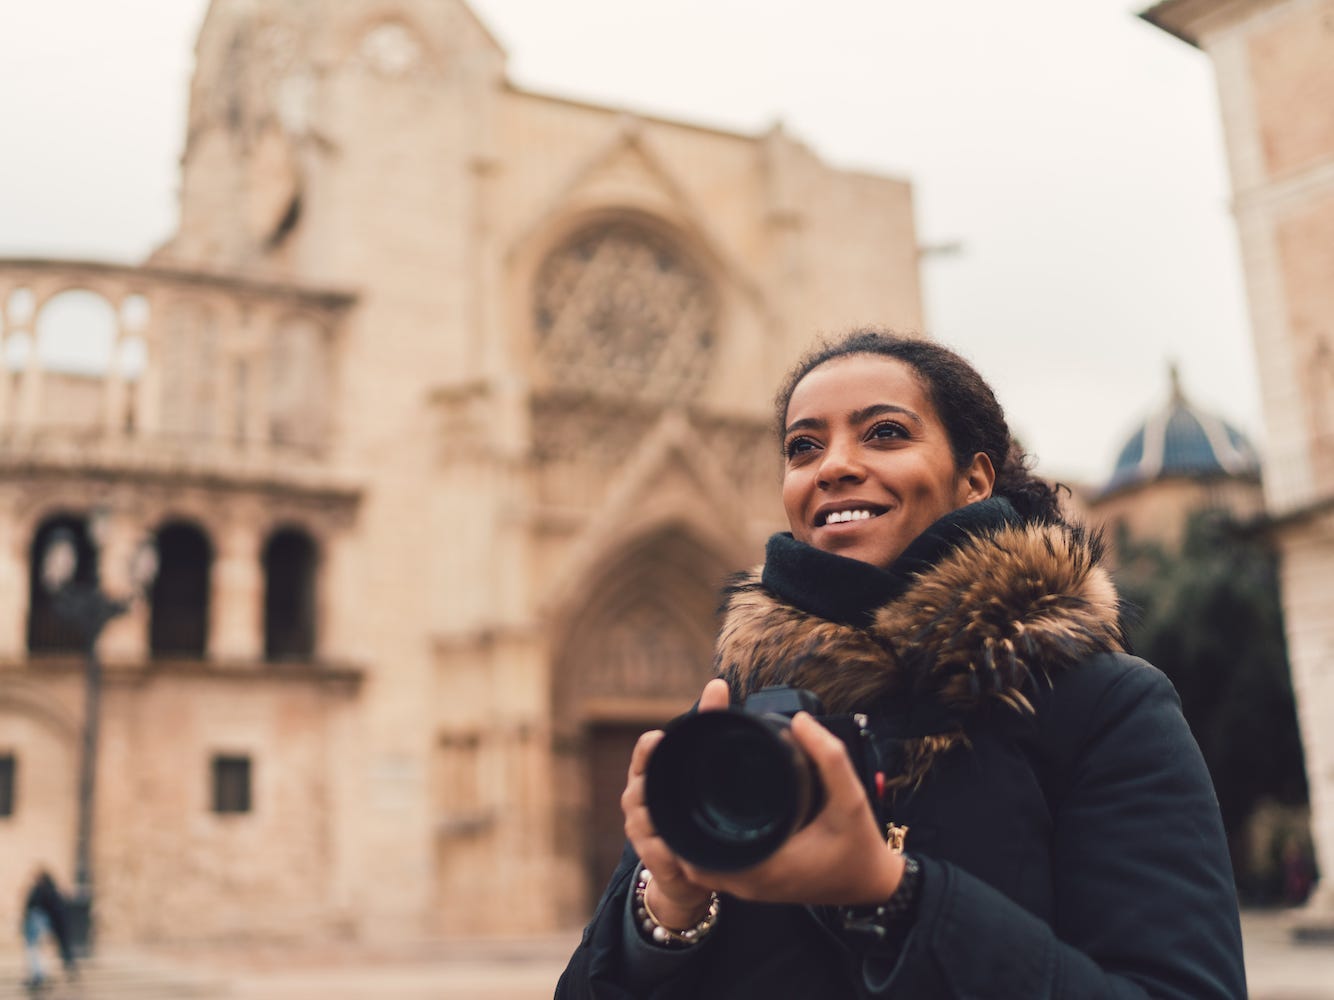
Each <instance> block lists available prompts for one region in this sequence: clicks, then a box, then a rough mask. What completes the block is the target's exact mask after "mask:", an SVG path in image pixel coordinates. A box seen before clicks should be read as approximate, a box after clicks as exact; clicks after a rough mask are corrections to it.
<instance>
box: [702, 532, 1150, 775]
mask: <svg viewBox="0 0 1334 1000" xmlns="http://www.w3.org/2000/svg"><path fill="white" fill-rule="evenodd" d="M1101 552H1102V546H1101V544H1100V542H1099V541H1098V539H1097V538H1095V537H1089V536H1088V535H1087V534H1085V532H1084V531H1083V530H1082V529H1080V528H1077V527H1069V526H1064V525H1060V526H1051V525H1024V526H1005V527H1001V528H999V529H998V530H996V531H994V532H991V533H988V534H985V535H979V536H976V537H973V538H971V539H968V540H967V541H965V542H964V543H963V544H961V545H960V546H958V547H957V548H955V549H954V550H953V551H951V552H949V553H948V554H947V555H945V556H944V557H943V558H941V559H940V560H939V561H938V562H937V563H936V564H935V566H933V567H932V568H931V569H929V570H927V571H926V572H924V573H922V574H920V575H919V576H917V577H916V578H915V579H914V580H913V581H912V583H911V584H910V585H909V587H908V589H907V590H906V591H905V592H904V594H903V595H902V596H901V597H899V598H898V599H897V600H895V601H892V602H890V603H889V604H886V605H884V606H883V607H881V608H879V609H878V610H877V611H876V612H875V615H874V620H873V623H872V625H871V626H870V627H869V628H857V627H854V626H850V625H843V624H839V623H836V622H831V621H828V620H826V619H824V618H819V617H816V616H814V615H811V614H808V613H807V612H805V611H802V610H800V609H798V608H796V607H794V606H792V605H790V604H785V603H783V602H781V601H779V600H778V599H777V598H776V597H774V596H773V594H771V593H770V592H769V591H768V590H766V589H765V588H764V587H763V586H762V584H761V583H760V572H759V571H758V570H756V571H752V572H751V573H748V574H744V575H743V576H741V577H739V578H738V580H737V581H736V582H735V583H734V584H733V585H732V586H731V587H730V588H729V589H728V591H727V593H726V595H725V599H724V605H723V612H724V620H723V628H722V631H721V633H720V634H719V637H718V647H717V655H716V659H715V665H716V667H717V669H718V672H719V674H720V675H721V676H723V677H725V678H726V679H727V680H728V682H729V684H730V685H731V688H732V692H733V697H734V698H740V697H743V696H744V695H746V694H749V693H750V692H752V691H755V690H758V689H759V688H761V687H766V686H768V685H771V684H790V685H793V686H795V687H802V688H807V689H809V690H811V691H813V692H814V693H815V694H817V695H819V697H820V699H821V701H823V702H824V705H825V708H826V710H827V711H829V712H831V713H843V712H849V711H853V710H859V709H866V708H868V707H870V706H871V704H872V703H873V702H875V701H876V700H877V699H879V698H881V697H883V696H886V695H895V694H897V695H911V696H912V700H913V701H914V702H920V701H921V700H923V699H924V700H926V701H927V702H929V703H930V704H931V706H932V707H933V708H936V709H940V710H944V713H947V714H948V716H949V717H950V718H952V719H953V720H954V721H953V723H952V724H950V725H946V726H943V727H941V728H943V729H944V730H945V731H943V732H938V733H934V734H930V735H924V736H921V737H919V738H917V739H915V740H912V741H910V746H909V747H908V757H909V760H910V765H909V769H908V773H907V774H905V775H903V777H902V779H901V780H900V781H898V782H895V784H899V785H901V784H903V783H914V784H915V783H916V782H918V781H920V780H921V778H922V776H924V775H925V773H926V771H927V769H928V768H929V767H930V764H931V761H932V759H933V758H934V757H935V756H936V754H937V753H940V752H943V751H944V750H947V749H949V748H950V747H951V746H953V745H955V744H956V743H958V742H960V741H961V740H963V738H964V737H963V732H962V726H963V724H964V722H965V721H966V718H967V717H968V716H970V715H972V714H974V713H976V712H979V711H983V710H985V709H986V708H987V707H988V706H990V705H1006V706H1010V707H1011V708H1014V709H1016V710H1019V711H1025V712H1031V711H1032V705H1031V703H1030V701H1029V699H1028V697H1027V695H1026V694H1025V690H1026V689H1029V688H1030V686H1031V685H1032V684H1034V683H1037V682H1040V681H1045V680H1047V679H1048V678H1049V675H1050V674H1051V673H1052V672H1053V671H1057V670H1062V669H1065V668H1067V667H1070V666H1073V665H1075V664H1077V663H1078V662H1079V661H1080V660H1082V659H1084V658H1086V657H1088V656H1090V655H1092V654H1094V653H1097V652H1101V651H1105V650H1119V649H1122V648H1124V645H1125V644H1124V640H1123V637H1122V633H1121V629H1120V625H1119V603H1118V599H1117V594H1116V589H1115V587H1114V586H1113V585H1112V581H1111V578H1110V577H1109V575H1108V573H1107V571H1106V569H1104V568H1103V567H1102V566H1101V565H1100V564H1099V561H1100V557H1101Z"/></svg>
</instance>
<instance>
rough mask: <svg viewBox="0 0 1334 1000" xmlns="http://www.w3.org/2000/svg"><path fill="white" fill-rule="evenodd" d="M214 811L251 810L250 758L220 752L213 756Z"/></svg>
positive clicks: (240, 811)
mask: <svg viewBox="0 0 1334 1000" xmlns="http://www.w3.org/2000/svg"><path fill="white" fill-rule="evenodd" d="M213 811H214V812H215V813H248V812H250V758H249V757H243V756H236V755H224V754H219V755H217V756H215V757H214V758H213Z"/></svg>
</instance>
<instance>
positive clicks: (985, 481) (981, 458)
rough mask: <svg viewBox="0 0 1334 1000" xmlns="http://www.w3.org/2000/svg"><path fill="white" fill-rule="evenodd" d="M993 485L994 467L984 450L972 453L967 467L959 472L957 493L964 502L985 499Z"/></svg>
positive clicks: (994, 480) (994, 481)
mask: <svg viewBox="0 0 1334 1000" xmlns="http://www.w3.org/2000/svg"><path fill="white" fill-rule="evenodd" d="M995 485H996V467H995V466H994V465H992V464H991V459H990V458H988V457H987V453H986V452H985V451H979V452H978V453H977V454H976V455H974V456H973V460H972V461H971V462H969V463H968V467H967V468H966V469H964V470H963V472H961V473H960V474H959V493H960V494H961V495H962V498H963V502H964V503H965V504H969V503H977V501H979V500H985V499H987V497H989V496H991V490H992V487H994V486H995Z"/></svg>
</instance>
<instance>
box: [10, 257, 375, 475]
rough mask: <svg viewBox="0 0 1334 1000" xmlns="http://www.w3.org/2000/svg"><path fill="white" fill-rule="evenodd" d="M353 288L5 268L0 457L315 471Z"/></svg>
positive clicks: (79, 268) (111, 268) (96, 267)
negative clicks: (279, 464)
mask: <svg viewBox="0 0 1334 1000" xmlns="http://www.w3.org/2000/svg"><path fill="white" fill-rule="evenodd" d="M354 302H355V297H354V296H353V295H351V294H348V293H345V292H338V291H330V290H321V289H310V288H304V287H300V286H296V285H283V284H275V283H271V282H264V281H257V280H251V279H248V278H242V277H235V276H226V275H217V274H210V273H204V272H193V271H183V270H176V269H172V268H165V267H157V266H151V265H150V266H143V267H129V266H121V265H113V264H100V263H89V262H77V261H49V260H26V259H25V260H0V462H5V461H9V462H13V461H31V460H40V461H42V462H44V463H51V462H56V463H71V464H74V465H77V466H86V465H88V464H94V465H95V464H98V463H109V464H112V465H115V466H118V467H119V466H124V465H126V464H129V465H132V466H142V467H146V468H151V467H154V466H165V467H169V468H172V469H179V468H180V467H181V465H182V464H185V465H190V464H195V465H203V466H207V467H210V468H215V467H216V466H217V464H218V463H220V462H221V463H223V464H224V465H227V466H228V467H235V468H237V469H239V470H241V471H244V470H245V469H247V468H250V469H253V471H255V472H256V473H259V472H261V471H262V470H264V469H266V468H269V467H271V466H273V465H274V463H275V459H277V458H281V459H282V460H283V461H289V460H295V461H297V462H298V463H301V462H302V460H304V461H305V462H306V463H314V464H318V463H319V462H320V460H321V459H323V458H324V457H325V456H326V455H327V453H328V449H329V447H330V444H331V427H332V418H333V415H334V414H335V413H336V411H337V405H338V401H337V398H336V395H335V386H336V385H337V377H336V375H337V372H336V365H337V359H338V350H337V347H338V341H339V330H340V328H341V325H342V321H343V319H344V317H345V315H346V313H347V312H348V310H349V309H350V308H351V307H352V305H353V304H354Z"/></svg>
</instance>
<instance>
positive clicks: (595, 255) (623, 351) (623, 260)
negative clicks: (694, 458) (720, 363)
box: [533, 221, 717, 400]
mask: <svg viewBox="0 0 1334 1000" xmlns="http://www.w3.org/2000/svg"><path fill="white" fill-rule="evenodd" d="M533 309H534V327H535V330H536V339H537V359H538V364H539V366H540V368H541V369H542V370H543V371H544V373H545V374H546V375H547V376H548V377H549V378H550V379H551V380H552V381H553V382H555V383H556V384H558V385H564V386H579V387H582V388H587V389H589V390H591V391H593V392H596V393H600V394H606V395H613V396H643V395H651V396H654V397H657V398H673V399H677V400H681V399H689V398H692V397H694V396H695V395H696V394H697V393H698V391H699V389H700V386H701V384H702V383H703V381H704V377H705V375H706V373H707V371H708V368H709V362H710V359H711V358H712V356H713V348H714V340H715V331H714V323H715V314H716V311H717V307H716V296H715V294H714V290H713V287H712V284H711V282H710V281H709V280H708V278H707V277H706V276H705V274H704V273H703V272H702V271H701V270H700V269H699V268H698V267H697V266H696V265H695V263H694V262H693V261H691V260H690V259H689V257H688V256H687V255H686V254H685V253H683V252H682V251H681V250H680V249H679V248H677V247H676V246H674V245H673V244H672V243H671V242H669V241H668V240H667V239H665V238H663V237H662V236H659V235H658V234H656V233H654V232H652V231H650V230H648V229H647V228H645V227H643V226H640V225H636V224H634V223H632V222H626V221H621V222H613V223H610V224H603V225H599V226H596V227H593V228H590V229H586V230H584V231H582V232H580V233H578V234H577V235H576V236H575V237H574V238H573V239H571V240H569V241H568V242H566V243H565V244H564V245H563V246H562V247H560V248H559V249H558V250H556V251H555V252H554V253H553V254H552V255H551V256H550V257H548V258H547V260H546V263H545V264H544V265H543V266H542V269H541V272H540V273H539V275H538V279H537V284H536V290H535V295H534V303H533Z"/></svg>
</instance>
